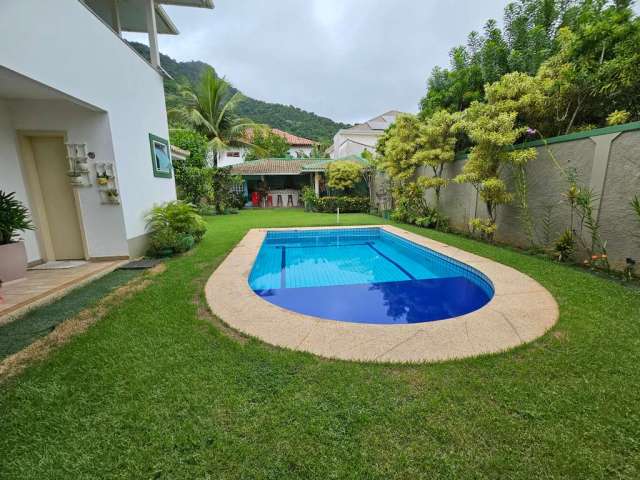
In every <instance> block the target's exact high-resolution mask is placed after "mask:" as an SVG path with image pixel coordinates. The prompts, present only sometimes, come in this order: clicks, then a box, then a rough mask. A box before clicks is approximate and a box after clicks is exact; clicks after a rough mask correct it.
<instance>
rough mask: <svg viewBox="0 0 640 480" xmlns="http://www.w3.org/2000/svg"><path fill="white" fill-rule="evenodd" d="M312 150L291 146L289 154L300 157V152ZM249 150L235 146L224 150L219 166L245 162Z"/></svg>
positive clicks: (304, 153) (308, 153)
mask: <svg viewBox="0 0 640 480" xmlns="http://www.w3.org/2000/svg"><path fill="white" fill-rule="evenodd" d="M312 151H313V148H311V147H291V148H290V149H289V152H288V154H289V156H290V157H291V158H298V156H299V154H300V153H302V154H303V155H306V156H309V155H311V152H312ZM229 152H239V153H240V156H238V157H230V156H229ZM247 152H248V150H247V149H246V148H233V149H229V150H225V151H223V152H222V153H221V154H220V157H219V158H218V167H230V166H232V165H238V164H239V163H242V162H244V161H245V158H246V156H247Z"/></svg>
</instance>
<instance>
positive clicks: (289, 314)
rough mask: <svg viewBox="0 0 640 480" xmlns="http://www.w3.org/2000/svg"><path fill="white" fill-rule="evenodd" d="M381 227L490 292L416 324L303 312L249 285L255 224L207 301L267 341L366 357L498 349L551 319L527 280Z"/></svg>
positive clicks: (433, 356)
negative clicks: (475, 306)
mask: <svg viewBox="0 0 640 480" xmlns="http://www.w3.org/2000/svg"><path fill="white" fill-rule="evenodd" d="M326 228H332V229H335V228H350V227H326ZM351 228H361V227H351ZM379 228H382V229H385V230H387V231H389V232H391V233H394V234H396V235H400V236H402V237H404V238H406V239H408V240H411V241H412V242H414V243H416V244H419V245H423V246H425V247H428V248H430V249H432V250H435V251H437V252H440V253H442V254H445V255H448V256H449V257H451V258H455V259H457V260H459V261H462V262H464V263H466V264H468V265H470V266H472V267H474V268H476V269H477V270H479V271H481V272H482V273H484V274H485V275H486V276H487V277H488V278H489V279H490V280H491V282H492V283H493V286H494V289H495V295H494V297H493V298H492V300H491V301H490V302H489V303H488V304H487V305H485V306H484V307H483V308H481V309H479V310H476V311H474V312H471V313H469V314H466V315H463V316H460V317H456V318H451V319H447V320H440V321H435V322H425V323H416V324H403V325H374V324H358V323H347V322H338V321H333V320H326V319H322V318H316V317H311V316H307V315H303V314H300V313H297V312H293V311H291V310H286V309H283V308H281V307H279V306H277V305H274V304H272V303H269V302H267V301H265V300H263V299H262V298H260V297H259V296H258V295H256V294H255V293H254V292H253V291H252V290H251V288H250V287H249V281H248V279H249V274H250V272H251V268H252V266H253V262H254V261H255V258H256V256H257V254H258V250H259V249H260V246H261V245H262V242H263V240H264V237H265V236H266V233H267V231H268V230H267V229H253V230H250V231H249V232H248V233H247V235H246V236H245V237H244V238H243V239H242V240H241V241H240V243H239V244H238V245H237V246H236V248H235V249H234V250H233V251H232V252H231V253H230V254H229V256H228V257H227V258H226V259H225V260H224V262H223V263H222V264H221V265H220V266H219V267H218V269H217V270H216V271H215V272H214V273H213V275H211V277H210V278H209V281H208V282H207V285H206V287H205V293H206V297H207V301H208V303H209V306H210V307H211V310H212V312H213V313H214V314H215V315H216V316H218V317H219V318H220V319H221V320H223V321H224V322H225V323H227V324H228V325H230V326H231V327H233V328H235V329H237V330H239V331H241V332H243V333H245V334H247V335H249V336H252V337H256V338H259V339H261V340H263V341H265V342H267V343H270V344H272V345H276V346H280V347H284V348H289V349H293V350H300V351H305V352H310V353H313V354H316V355H320V356H323V357H327V358H335V359H343V360H357V361H369V362H433V361H442V360H452V359H457V358H464V357H472V356H476V355H481V354H487V353H496V352H501V351H504V350H507V349H510V348H513V347H515V346H517V345H521V344H523V343H526V342H530V341H532V340H534V339H536V338H538V337H540V336H541V335H543V334H544V333H545V332H546V331H547V330H549V329H550V328H551V327H552V326H553V325H554V324H555V323H556V321H557V319H558V315H559V313H558V305H557V303H556V301H555V300H554V298H553V297H552V296H551V294H550V293H549V292H548V291H547V290H546V289H544V288H543V287H542V286H541V285H540V284H539V283H538V282H536V281H535V280H533V279H532V278H530V277H528V276H526V275H524V274H522V273H520V272H518V271H517V270H514V269H513V268H510V267H507V266H505V265H502V264H499V263H497V262H494V261H492V260H489V259H487V258H484V257H480V256H478V255H474V254H472V253H469V252H466V251H463V250H460V249H458V248H455V247H452V246H449V245H446V244H444V243H441V242H436V241H434V240H431V239H429V238H425V237H423V236H421V235H417V234H414V233H411V232H408V231H406V230H402V229H400V228H397V227H393V226H388V225H381V226H379ZM309 229H319V228H318V227H313V228H309ZM269 230H277V229H269ZM285 230H286V229H285ZM297 230H302V229H300V228H298V229H297Z"/></svg>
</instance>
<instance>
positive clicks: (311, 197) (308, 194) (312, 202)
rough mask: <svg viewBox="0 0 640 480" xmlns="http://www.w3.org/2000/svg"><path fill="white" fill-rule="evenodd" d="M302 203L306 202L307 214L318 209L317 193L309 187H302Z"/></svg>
mask: <svg viewBox="0 0 640 480" xmlns="http://www.w3.org/2000/svg"><path fill="white" fill-rule="evenodd" d="M302 201H303V202H304V209H305V210H306V211H307V212H310V211H311V210H313V209H314V208H316V202H317V201H318V197H317V196H316V191H315V190H314V189H313V188H311V187H310V186H308V185H305V186H304V187H302Z"/></svg>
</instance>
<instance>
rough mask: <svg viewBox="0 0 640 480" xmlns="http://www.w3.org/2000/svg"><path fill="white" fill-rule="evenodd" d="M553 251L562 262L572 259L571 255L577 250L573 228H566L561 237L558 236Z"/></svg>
mask: <svg viewBox="0 0 640 480" xmlns="http://www.w3.org/2000/svg"><path fill="white" fill-rule="evenodd" d="M553 251H554V252H555V255H556V258H557V259H558V260H559V261H560V262H566V261H569V260H570V259H571V256H572V255H573V254H574V252H575V251H576V241H575V239H574V238H573V233H572V232H571V230H569V229H566V230H565V231H564V233H563V234H562V235H560V238H558V239H557V240H556V241H555V243H554V245H553Z"/></svg>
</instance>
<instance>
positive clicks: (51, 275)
mask: <svg viewBox="0 0 640 480" xmlns="http://www.w3.org/2000/svg"><path fill="white" fill-rule="evenodd" d="M124 263H126V261H123V260H117V261H109V262H85V263H83V264H81V265H79V266H76V267H72V268H57V269H52V270H40V269H37V268H36V269H31V270H28V271H27V276H26V278H24V279H21V280H16V281H13V282H9V283H6V284H5V285H3V286H2V288H1V289H0V325H3V324H5V323H8V322H10V321H12V320H13V319H15V318H16V317H19V316H20V315H22V314H24V313H25V312H27V311H29V310H30V309H32V308H35V307H37V306H39V305H43V304H45V303H48V302H51V301H53V300H55V299H56V298H59V297H61V296H63V295H65V294H66V293H68V292H69V291H70V290H72V289H74V288H77V287H80V286H82V285H84V284H86V283H88V282H91V281H93V280H96V279H98V278H100V277H101V276H103V275H106V274H107V273H109V272H112V271H113V270H115V269H116V268H118V267H119V266H120V265H123V264H124Z"/></svg>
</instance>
